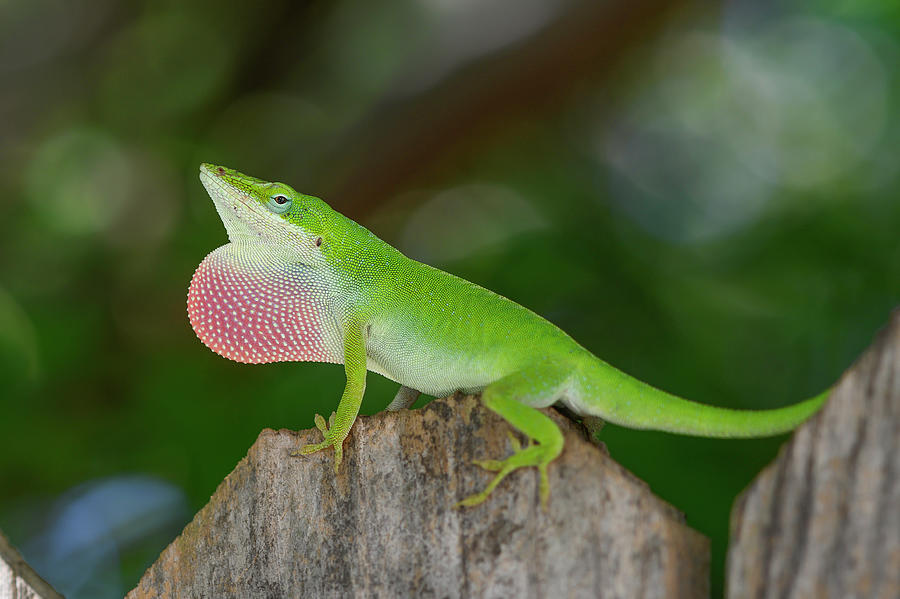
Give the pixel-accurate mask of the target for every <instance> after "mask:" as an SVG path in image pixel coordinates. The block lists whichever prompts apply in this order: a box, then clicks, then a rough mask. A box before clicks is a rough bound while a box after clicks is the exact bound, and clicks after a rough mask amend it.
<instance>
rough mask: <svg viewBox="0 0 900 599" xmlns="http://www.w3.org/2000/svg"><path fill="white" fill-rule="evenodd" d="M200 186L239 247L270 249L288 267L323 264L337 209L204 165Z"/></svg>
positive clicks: (278, 186)
mask: <svg viewBox="0 0 900 599" xmlns="http://www.w3.org/2000/svg"><path fill="white" fill-rule="evenodd" d="M200 181H201V182H202V183H203V186H204V187H205V188H206V191H207V193H209V196H210V197H211V198H212V200H213V203H214V204H215V206H216V211H217V212H218V213H219V217H220V218H221V219H222V223H223V224H224V225H225V229H226V231H228V239H229V241H231V242H232V243H234V244H237V245H251V246H266V250H268V251H270V252H274V253H277V254H279V255H281V256H282V257H284V258H286V259H287V260H289V261H290V262H295V263H296V262H301V263H304V264H309V265H318V264H321V263H322V261H323V260H324V258H323V256H322V249H323V248H322V246H323V245H324V244H326V243H327V241H328V239H327V237H328V223H329V222H330V219H331V215H332V214H333V212H334V211H333V210H332V209H331V207H330V206H328V204H326V203H325V202H323V201H322V200H320V199H319V198H316V197H313V196H310V195H306V194H302V193H299V192H297V191H295V190H294V189H293V188H291V187H290V186H288V185H285V184H284V183H271V182H269V181H263V180H261V179H257V178H255V177H250V176H248V175H245V174H243V173H240V172H238V171H236V170H234V169H230V168H227V167H224V166H218V165H214V164H206V163H204V164H201V165H200Z"/></svg>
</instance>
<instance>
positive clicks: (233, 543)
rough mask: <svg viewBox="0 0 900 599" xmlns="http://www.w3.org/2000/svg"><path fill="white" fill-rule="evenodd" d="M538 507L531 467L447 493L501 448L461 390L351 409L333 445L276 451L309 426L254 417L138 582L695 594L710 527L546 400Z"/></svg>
mask: <svg viewBox="0 0 900 599" xmlns="http://www.w3.org/2000/svg"><path fill="white" fill-rule="evenodd" d="M548 413H550V414H551V416H552V417H553V418H554V419H555V420H556V421H557V422H558V423H560V425H561V426H562V428H563V431H564V434H565V436H566V447H565V451H564V452H563V454H562V456H560V458H559V459H558V460H556V461H555V462H554V463H553V464H552V465H551V467H550V483H551V496H550V509H549V510H548V511H546V512H544V511H542V510H541V507H540V503H539V500H538V489H537V481H538V476H537V473H536V472H535V471H534V469H529V470H527V471H520V472H516V473H514V474H512V475H510V476H509V477H508V478H507V479H506V480H505V481H503V483H501V485H500V486H499V487H498V488H497V490H496V491H495V492H494V494H493V495H492V496H491V497H490V498H489V499H488V501H487V502H485V503H484V504H483V505H481V506H479V507H476V508H467V509H455V508H453V507H452V506H453V504H454V503H455V502H456V501H458V500H460V499H462V498H463V497H465V496H467V495H469V494H471V493H473V492H476V491H479V490H481V489H482V488H483V487H484V486H485V485H486V484H487V482H488V481H489V480H490V474H488V473H486V472H484V471H483V470H481V469H480V468H477V467H475V466H473V465H472V464H471V461H472V460H473V459H478V458H486V457H490V458H500V457H503V456H505V455H509V454H510V453H511V450H512V446H511V443H510V441H509V439H508V436H507V432H508V431H509V430H510V429H509V426H508V425H507V424H506V423H505V422H503V421H502V420H501V419H500V418H499V417H497V416H496V415H494V414H493V413H492V412H490V411H488V410H487V409H485V408H484V407H483V406H482V405H481V403H480V402H479V401H478V400H477V399H476V398H474V397H462V396H459V397H455V398H450V399H445V400H436V401H434V402H432V403H431V404H430V405H428V406H427V407H425V408H423V409H421V410H415V411H407V410H402V411H399V412H390V413H380V414H377V415H375V416H370V417H362V418H360V419H359V420H358V421H357V422H356V425H355V426H354V427H353V431H352V433H351V435H350V437H349V438H348V440H347V442H346V443H345V445H344V455H345V457H344V463H343V464H342V466H341V470H340V472H339V473H338V474H335V473H334V471H333V468H332V464H333V456H332V454H331V452H327V453H326V452H322V453H319V454H314V455H312V456H306V457H299V458H297V457H290V456H289V453H290V451H292V450H294V449H296V448H298V447H300V446H301V445H303V444H305V443H310V442H316V441H318V440H319V439H320V437H321V435H320V433H319V432H318V431H316V430H314V429H313V430H307V431H302V432H300V433H296V432H292V431H286V430H282V431H278V432H275V431H272V430H264V431H263V432H262V434H260V436H259V439H258V440H257V441H256V443H255V444H254V445H253V447H251V448H250V451H249V453H248V455H247V457H246V458H244V459H243V460H242V461H241V462H240V463H239V464H238V466H237V467H236V468H235V470H234V471H233V472H232V473H231V474H229V475H228V477H227V478H226V479H225V480H224V481H223V482H222V484H221V485H220V486H219V488H218V490H217V491H216V492H215V494H214V495H213V496H212V498H211V500H210V502H209V504H207V505H206V506H205V507H204V508H203V509H202V510H201V511H200V512H199V513H198V514H197V515H196V517H195V518H194V520H193V522H191V523H190V524H189V525H188V526H187V527H186V528H185V530H184V532H183V533H182V534H181V536H179V537H178V538H177V539H176V540H175V541H174V542H173V543H172V544H171V545H170V546H169V547H168V548H167V549H166V550H165V551H163V553H162V555H161V556H160V558H159V560H158V561H157V562H156V563H155V564H154V565H153V566H151V567H150V569H149V570H148V571H147V572H146V573H145V574H144V576H143V578H142V579H141V581H140V583H139V585H138V586H137V587H136V588H135V589H134V590H132V591H131V593H129V595H128V597H130V598H135V599H136V598H143V597H227V596H236V597H373V596H380V597H402V596H417V597H535V598H537V597H622V598H629V599H630V598H634V597H661V598H662V597H665V598H677V597H706V596H708V594H709V590H708V578H709V576H708V568H709V543H708V541H707V539H706V538H704V537H703V536H701V535H700V534H699V533H697V532H695V531H693V530H691V529H689V528H688V527H687V526H686V525H685V524H684V520H683V517H682V516H681V514H679V513H678V512H677V511H675V510H674V509H673V508H672V507H671V506H669V505H667V504H666V503H664V502H663V501H661V500H660V499H658V498H656V497H654V496H653V494H652V493H651V492H650V490H649V489H648V488H647V486H646V485H645V484H644V483H642V482H641V481H639V480H638V479H636V478H635V477H634V476H633V475H631V474H630V473H628V472H627V471H625V469H623V468H622V467H621V466H619V465H618V464H616V463H615V462H613V461H612V460H611V459H610V458H609V457H608V456H607V455H606V454H605V453H604V452H603V451H602V450H601V449H599V448H598V447H596V446H594V445H593V444H591V443H590V442H589V441H588V440H587V439H586V437H585V436H584V434H583V433H582V432H581V430H580V429H579V428H578V427H577V426H576V425H574V424H572V423H571V422H569V421H568V420H566V419H565V418H563V417H562V416H560V415H559V414H556V413H554V412H552V411H549V412H548Z"/></svg>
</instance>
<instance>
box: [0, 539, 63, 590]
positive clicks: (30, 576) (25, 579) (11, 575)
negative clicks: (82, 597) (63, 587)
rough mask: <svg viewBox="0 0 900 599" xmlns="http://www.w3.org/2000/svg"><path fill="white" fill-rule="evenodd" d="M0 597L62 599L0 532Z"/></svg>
mask: <svg viewBox="0 0 900 599" xmlns="http://www.w3.org/2000/svg"><path fill="white" fill-rule="evenodd" d="M0 599H62V595H60V594H59V593H57V592H56V591H55V590H53V587H51V586H50V585H49V584H48V583H47V582H46V581H45V580H44V579H43V578H41V577H40V576H38V574H37V573H36V572H35V571H34V570H32V569H31V566H29V565H28V564H26V563H25V560H24V559H22V556H21V554H20V553H19V552H18V551H16V548H15V547H13V546H12V543H10V542H9V539H7V538H6V537H5V536H4V535H3V533H2V532H0Z"/></svg>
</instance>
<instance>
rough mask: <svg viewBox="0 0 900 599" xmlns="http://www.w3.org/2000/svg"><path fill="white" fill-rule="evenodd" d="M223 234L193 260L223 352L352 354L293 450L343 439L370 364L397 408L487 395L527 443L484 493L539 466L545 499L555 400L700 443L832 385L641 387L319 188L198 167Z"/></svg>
mask: <svg viewBox="0 0 900 599" xmlns="http://www.w3.org/2000/svg"><path fill="white" fill-rule="evenodd" d="M200 180H201V181H202V182H203V185H204V187H206V191H207V192H208V193H209V195H210V197H212V200H213V203H214V204H215V207H216V210H217V211H218V213H219V216H220V217H221V219H222V222H223V223H224V225H225V229H226V230H227V232H228V240H229V243H228V244H226V245H224V246H222V247H220V248H218V249H217V250H215V251H213V252H212V253H211V254H209V255H208V256H207V257H206V259H204V260H203V262H202V263H201V264H200V266H199V267H198V268H197V271H196V272H195V274H194V277H193V279H192V280H191V285H190V290H189V292H188V302H187V305H188V315H189V318H190V321H191V325H192V326H193V328H194V331H195V332H196V333H197V336H198V337H199V338H200V339H201V340H202V341H203V343H205V344H206V345H207V346H208V347H209V348H210V349H212V350H213V351H214V352H216V353H218V354H220V355H222V356H224V357H226V358H230V359H232V360H236V361H238V362H245V363H253V364H259V363H265V362H281V361H315V362H333V363H336V364H343V365H344V370H345V373H346V375H347V384H346V386H345V387H344V393H343V395H342V396H341V401H340V404H339V405H338V408H337V412H336V413H335V414H332V418H331V419H330V421H329V422H328V423H327V424H326V422H325V420H324V419H323V418H322V417H321V416H319V415H318V414H317V415H316V417H315V423H316V427H317V428H318V429H319V430H320V431H321V432H322V434H323V435H324V440H323V441H322V442H321V443H317V444H313V445H306V446H304V447H302V448H301V449H299V450H298V451H296V452H294V453H293V454H292V455H298V454H309V453H313V452H316V451H320V450H322V449H326V448H329V447H332V448H334V468H335V471H337V469H338V467H339V466H340V463H341V458H342V455H343V449H342V446H343V442H344V439H345V438H346V437H347V435H348V434H349V432H350V429H351V427H352V426H353V422H354V421H355V420H356V416H357V414H358V413H359V406H360V403H361V402H362V398H363V393H364V391H365V387H366V371H367V370H371V371H373V372H377V373H379V374H382V375H384V376H386V377H387V378H389V379H391V380H394V381H396V382H398V383H400V385H401V387H400V390H399V391H398V393H397V396H396V397H395V398H394V400H393V401H392V402H391V404H390V405H389V406H388V408H387V409H389V410H393V409H401V408H405V407H409V406H410V405H412V403H413V402H414V401H415V400H416V398H417V397H418V396H419V394H420V393H427V394H429V395H434V396H437V397H442V396H445V395H449V394H451V393H453V392H455V391H457V390H460V391H465V392H467V393H476V392H480V393H481V398H482V401H483V402H484V404H485V405H486V406H487V407H488V408H490V409H491V410H493V411H494V412H496V413H497V414H499V415H500V416H501V417H503V418H504V419H505V420H506V421H507V422H508V423H509V424H511V425H512V426H513V427H514V428H516V429H518V430H519V431H520V432H522V433H523V434H524V435H525V436H527V437H528V438H529V440H530V441H529V443H528V444H527V446H525V447H524V448H517V449H516V451H515V452H514V453H513V455H512V456H510V457H508V458H506V459H504V460H483V461H480V462H476V464H478V465H479V466H481V467H482V468H485V469H487V470H490V471H493V472H496V473H497V474H496V475H495V476H494V478H493V480H491V482H490V483H489V484H488V485H487V487H485V489H484V490H483V491H482V492H481V493H476V494H475V495H471V496H469V497H467V498H465V499H463V500H462V501H460V502H459V504H458V505H464V506H472V505H477V504H479V503H481V502H482V501H484V500H485V499H486V498H487V497H488V495H489V494H490V493H491V491H493V490H494V488H495V487H496V486H497V484H498V483H499V482H500V481H501V480H502V479H503V478H504V477H505V476H506V475H507V474H509V473H510V472H512V471H514V470H516V469H518V468H522V467H525V466H536V467H537V469H538V471H539V473H540V487H539V488H540V496H541V502H542V504H543V505H544V506H546V505H547V499H548V496H549V493H550V487H549V483H548V479H547V465H548V464H549V463H550V462H552V461H553V460H554V459H555V458H556V457H557V456H558V455H559V454H560V452H561V451H562V447H563V436H562V434H561V433H560V431H559V429H558V427H557V426H556V424H554V423H553V421H552V420H551V419H550V418H548V417H547V416H546V415H544V414H542V413H541V412H540V411H539V410H538V409H537V408H544V407H547V406H551V405H553V404H555V403H561V404H563V405H565V406H566V407H568V408H569V409H570V410H571V411H573V412H575V413H576V414H579V415H581V416H585V417H588V416H590V417H599V418H601V419H603V420H605V421H608V422H612V423H615V424H618V425H621V426H625V427H630V428H636V429H654V430H661V431H669V432H673V433H681V434H687V435H696V436H703V437H763V436H768V435H775V434H778V433H783V432H786V431H789V430H791V429H793V428H794V427H796V426H797V425H798V424H800V423H801V422H803V421H804V420H805V419H806V418H808V417H809V416H810V415H811V414H813V413H814V412H815V411H816V410H818V409H819V407H820V406H821V405H822V403H823V402H824V401H825V399H826V397H827V392H825V393H822V394H820V395H818V396H816V397H813V398H812V399H808V400H806V401H803V402H800V403H797V404H794V405H791V406H787V407H784V408H779V409H773V410H761V411H751V410H731V409H725V408H718V407H714V406H708V405H704V404H699V403H695V402H692V401H688V400H685V399H681V398H679V397H676V396H674V395H671V394H669V393H666V392H664V391H660V390H658V389H656V388H654V387H651V386H650V385H648V384H646V383H643V382H641V381H639V380H637V379H635V378H633V377H631V376H629V375H627V374H625V373H623V372H621V371H620V370H617V369H616V368H614V367H612V366H610V365H609V364H607V363H606V362H604V361H603V360H601V359H600V358H597V357H596V356H594V355H593V354H591V353H590V352H589V351H588V350H586V349H585V348H583V347H582V346H581V345H579V344H578V343H577V342H575V341H574V340H573V339H572V338H571V337H569V336H568V335H567V334H566V333H564V332H563V331H562V330H560V329H559V328H558V327H556V326H554V325H553V324H551V323H550V322H548V321H547V320H545V319H543V318H541V317H540V316H538V315H537V314H535V313H534V312H531V311H530V310H528V309H527V308H524V307H522V306H520V305H519V304H517V303H515V302H513V301H511V300H508V299H506V298H505V297H502V296H500V295H497V294H496V293H493V292H492V291H489V290H487V289H484V288H483V287H479V286H478V285H475V284H474V283H470V282H468V281H466V280H464V279H461V278H459V277H456V276H454V275H451V274H449V273H446V272H444V271H441V270H438V269H436V268H433V267H431V266H428V265H427V264H422V263H420V262H417V261H415V260H412V259H410V258H408V257H406V256H404V255H403V254H402V253H400V251H399V250H397V249H395V248H393V247H391V246H390V245H388V244H387V243H385V242H384V241H382V240H381V239H379V238H378V237H376V236H375V235H373V234H372V233H371V232H369V231H368V230H367V229H365V228H364V227H362V226H361V225H359V224H357V223H355V222H354V221H352V220H350V219H349V218H347V217H345V216H343V215H341V214H340V213H338V212H336V211H335V210H333V209H332V208H331V207H329V206H328V205H327V204H326V203H325V202H323V201H322V200H320V199H319V198H316V197H312V196H309V195H305V194H302V193H298V192H296V191H294V189H292V188H291V187H289V186H287V185H285V184H283V183H270V182H267V181H262V180H260V179H256V178H253V177H249V176H247V175H244V174H241V173H239V172H237V171H235V170H232V169H229V168H225V167H222V166H216V165H211V164H203V165H201V167H200Z"/></svg>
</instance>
